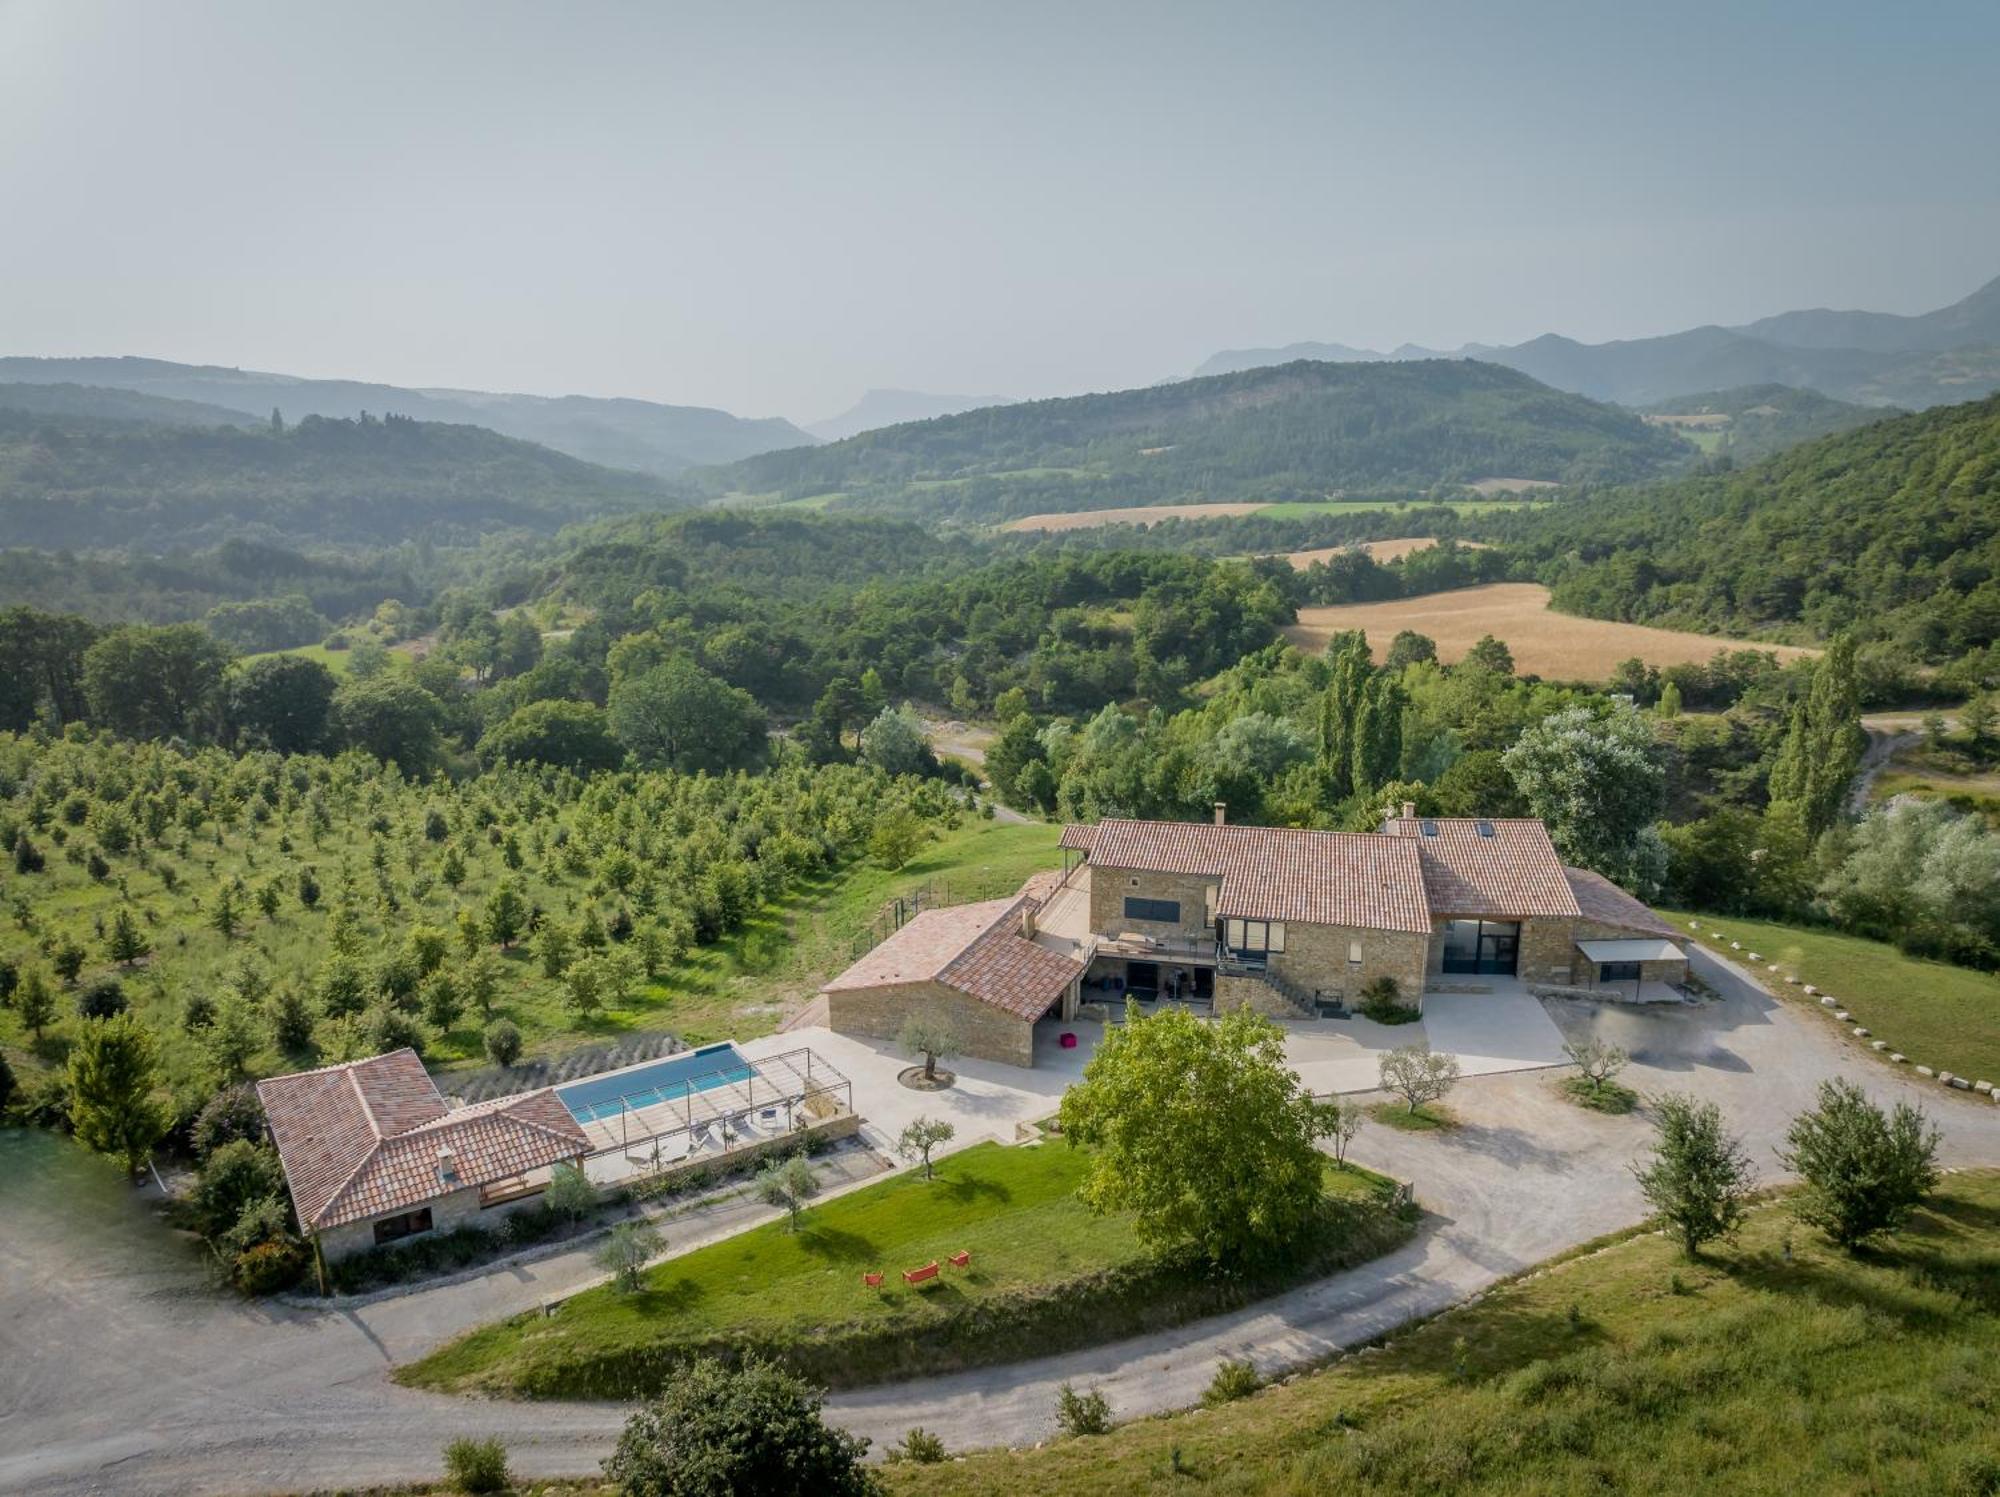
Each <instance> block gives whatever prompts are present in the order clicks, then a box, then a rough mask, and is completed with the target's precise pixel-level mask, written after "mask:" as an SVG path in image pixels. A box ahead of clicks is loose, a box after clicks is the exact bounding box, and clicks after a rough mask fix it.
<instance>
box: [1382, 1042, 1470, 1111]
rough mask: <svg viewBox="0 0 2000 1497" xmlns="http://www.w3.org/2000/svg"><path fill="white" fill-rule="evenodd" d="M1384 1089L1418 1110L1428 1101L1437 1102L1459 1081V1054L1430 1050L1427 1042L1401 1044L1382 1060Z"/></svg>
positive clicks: (1412, 1108) (1411, 1109)
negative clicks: (1446, 1053)
mask: <svg viewBox="0 0 2000 1497" xmlns="http://www.w3.org/2000/svg"><path fill="white" fill-rule="evenodd" d="M1380 1070H1381V1076H1382V1089H1383V1090H1384V1091H1390V1092H1394V1093H1395V1094H1396V1095H1397V1096H1399V1097H1401V1098H1402V1099H1403V1100H1404V1101H1405V1102H1407V1103H1408V1104H1409V1107H1410V1111H1411V1112H1412V1113H1415V1112H1416V1110H1417V1109H1418V1108H1419V1107H1422V1106H1423V1105H1424V1104H1425V1103H1426V1102H1435V1101H1437V1100H1438V1099H1439V1098H1441V1097H1443V1096H1444V1094H1445V1093H1446V1092H1448V1091H1450V1090H1451V1089H1452V1087H1454V1086H1456V1085H1457V1084H1458V1078H1459V1064H1458V1057H1457V1056H1456V1055H1445V1054H1441V1053H1439V1052H1438V1051H1435V1050H1433V1049H1431V1047H1430V1045H1429V1043H1428V1042H1426V1041H1423V1040H1419V1041H1418V1042H1417V1043H1416V1044H1414V1045H1399V1046H1397V1047H1396V1048H1395V1049H1394V1050H1391V1051H1390V1052H1389V1053H1388V1054H1387V1055H1384V1056H1383V1057H1382V1059H1381V1062H1380Z"/></svg>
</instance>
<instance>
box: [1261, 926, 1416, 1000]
mask: <svg viewBox="0 0 2000 1497" xmlns="http://www.w3.org/2000/svg"><path fill="white" fill-rule="evenodd" d="M1354 941H1359V942H1360V943H1361V965H1360V966H1359V967H1353V966H1349V965H1348V961H1347V954H1348V946H1349V943H1350V942H1354ZM1428 945H1429V942H1428V941H1427V940H1426V938H1425V937H1423V936H1422V935H1419V934H1417V933H1416V932H1415V931H1401V930H1368V929H1364V928H1361V927H1357V926H1348V925H1307V924H1304V923H1301V922H1297V921H1290V922H1287V923H1286V925H1285V949H1284V950H1283V951H1282V952H1277V953H1274V954H1273V955H1272V957H1271V968H1272V970H1273V971H1275V972H1276V973H1278V975H1279V976H1281V977H1283V978H1284V979H1285V981H1286V982H1288V983H1290V984H1291V985H1292V986H1293V987H1294V988H1297V989H1298V990H1299V991H1300V992H1303V993H1306V994H1309V995H1310V994H1315V993H1317V994H1322V995H1324V996H1326V997H1328V998H1338V999H1340V1000H1341V1001H1342V1002H1344V1003H1347V1004H1349V1005H1350V1006H1351V1005H1353V1004H1354V1003H1356V1002H1358V1001H1359V998H1360V994H1361V990H1362V989H1363V988H1364V987H1366V986H1367V985H1368V984H1369V983H1371V982H1373V981H1374V980H1375V979H1376V978H1378V977H1393V978H1394V979H1395V980H1396V986H1397V987H1399V988H1400V989H1402V993H1403V1001H1404V1002H1405V1003H1412V1004H1421V1003H1422V1001H1423V993H1424V956H1425V952H1426V949H1427V948H1428ZM1260 986H1261V984H1260Z"/></svg>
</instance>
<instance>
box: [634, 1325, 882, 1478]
mask: <svg viewBox="0 0 2000 1497" xmlns="http://www.w3.org/2000/svg"><path fill="white" fill-rule="evenodd" d="M824 1404H825V1395H824V1394H822V1393H821V1392H820V1390H819V1389H817V1388H814V1387H812V1386H811V1385H810V1384H808V1383H807V1382H805V1381H804V1380H803V1379H802V1378H799V1377H797V1376H795V1375H793V1374H792V1373H790V1372H787V1371H786V1370H785V1369H784V1368H782V1367H780V1366H778V1365H777V1364H776V1363H773V1362H765V1361H760V1360H758V1359H756V1358H754V1357H753V1358H751V1359H749V1360H747V1361H745V1362H744V1364H743V1365H742V1366H740V1367H725V1366H724V1365H723V1364H722V1363H720V1362H717V1361H714V1360H712V1359H708V1358H704V1359H702V1360H701V1361H698V1362H694V1363H692V1364H690V1365H689V1366H688V1367H687V1368H686V1369H685V1370H683V1371H682V1372H681V1373H680V1374H679V1375H678V1376H677V1377H676V1378H675V1379H674V1381H673V1382H672V1384H671V1385H669V1386H668V1388H667V1389H666V1391H665V1392H663V1393H662V1394H661V1395H660V1397H659V1398H658V1399H657V1400H656V1401H654V1402H653V1403H651V1404H649V1405H647V1406H646V1407H645V1408H643V1409H641V1410H640V1411H639V1412H638V1413H636V1414H634V1415H633V1416H632V1417H631V1419H630V1420H629V1421H627V1423H626V1425H625V1432H624V1434H622V1435H620V1436H619V1439H618V1448H617V1450H616V1451H614V1452H613V1453H612V1456H611V1459H610V1460H608V1461H606V1462H605V1463H604V1474H605V1475H606V1476H607V1477H609V1478H610V1479H611V1480H612V1481H613V1482H614V1483H616V1484H617V1485H618V1487H619V1488H620V1489H621V1490H622V1491H623V1492H624V1493H625V1497H681V1494H683V1493H687V1494H694V1493H700V1494H704V1497H706V1494H709V1493H714V1494H718V1497H719V1494H722V1493H732V1492H743V1493H750V1492H769V1493H774V1494H775V1493H784V1492H811V1493H814V1494H815V1497H875V1494H877V1493H879V1492H880V1491H881V1489H882V1488H881V1483H880V1482H879V1481H878V1480H877V1479H876V1477H875V1475H874V1473H873V1472H871V1471H869V1469H868V1468H867V1467H866V1466H864V1465H862V1464H861V1458H862V1456H863V1455H864V1454H865V1453H866V1452H867V1449H868V1442H867V1441H866V1440H862V1439H858V1438H856V1437H855V1436H853V1435H850V1434H848V1433H847V1432H846V1431H844V1430H839V1429H834V1428H832V1427H830V1426H829V1425H828V1424H827V1423H826V1421H825V1419H824V1418H823V1417H822V1416H821V1412H820V1411H821V1409H822V1408H823V1407H824Z"/></svg>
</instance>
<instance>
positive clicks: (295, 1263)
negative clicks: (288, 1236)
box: [232, 1242, 306, 1294]
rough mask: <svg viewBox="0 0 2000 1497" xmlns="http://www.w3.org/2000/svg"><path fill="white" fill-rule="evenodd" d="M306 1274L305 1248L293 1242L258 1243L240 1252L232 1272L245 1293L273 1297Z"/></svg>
mask: <svg viewBox="0 0 2000 1497" xmlns="http://www.w3.org/2000/svg"><path fill="white" fill-rule="evenodd" d="M305 1271H306V1254H305V1249H303V1248H301V1247H300V1246H299V1245H298V1244H297V1243H295V1242H260V1243H258V1244H257V1246H255V1247H253V1248H251V1249H249V1250H248V1251H247V1252H244V1253H239V1254H238V1255H237V1258H236V1265H235V1268H234V1269H233V1270H232V1272H233V1273H234V1276H235V1279H236V1287H237V1288H238V1289H240V1290H242V1291H243V1292H244V1293H245V1294H276V1293H278V1292H279V1291H280V1290H284V1289H289V1288H291V1287H292V1286H293V1285H294V1284H296V1283H298V1281H299V1280H300V1278H301V1277H303V1276H304V1274H305Z"/></svg>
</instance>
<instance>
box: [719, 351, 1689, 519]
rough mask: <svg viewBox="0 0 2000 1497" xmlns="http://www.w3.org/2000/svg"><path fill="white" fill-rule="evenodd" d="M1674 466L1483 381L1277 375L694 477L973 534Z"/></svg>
mask: <svg viewBox="0 0 2000 1497" xmlns="http://www.w3.org/2000/svg"><path fill="white" fill-rule="evenodd" d="M1690 455H1691V449H1689V448H1688V447H1687V445H1686V444H1685V443H1683V442H1682V441H1681V440H1680V439H1679V438H1677V437H1674V436H1672V435H1671V434H1669V433H1667V432H1664V431H1660V430H1656V429H1653V428H1649V427H1648V426H1646V424H1645V423H1644V422H1642V421H1640V420H1639V419H1638V418H1637V417H1635V416H1633V415H1631V414H1629V413H1628V412H1624V411H1618V410H1614V409H1612V408H1610V407H1608V406H1603V405H1598V404H1595V403H1594V402H1591V401H1587V400H1581V399H1578V398H1577V397H1575V396H1573V395H1564V394H1562V393H1560V392H1558V391H1555V390H1551V389H1548V388H1547V387H1546V386H1543V385H1539V384H1537V383H1535V382H1534V381H1533V380H1530V379H1526V378H1523V377H1522V376H1521V375H1519V374H1515V373H1513V372H1511V371H1509V370H1504V369H1497V368H1494V367H1493V366H1491V365H1485V364H1474V363H1467V362H1448V361H1441V360H1440V361H1433V362H1422V363H1409V364H1320V363H1295V364H1286V365H1282V366H1279V367H1277V368H1272V369H1258V370H1252V371H1249V372H1247V373H1243V374H1232V375H1223V376H1220V377H1217V378H1213V379H1198V380H1183V381H1180V382H1178V383H1175V384H1168V385H1155V386H1151V387H1149V388H1146V389H1141V390H1121V391H1117V392H1115V393H1111V394H1103V395H1082V396H1076V397H1073V398H1069V399H1063V400H1037V401H1028V402H1025V403H1023V404H1020V405H1008V406H997V407H990V408H986V409H982V410H976V411H967V412H965V413H963V414H961V415H956V416H945V417H940V418H938V419H936V420H931V421H919V422H912V423H908V424H905V425H902V426H892V427H887V428H885V429H883V430H880V431H872V432H865V433H863V434H861V435H859V436H856V437H850V438H848V439H847V440H845V441H842V442H835V443H832V444H830V445H828V446H825V447H818V448H812V449H806V450H797V451H790V452H774V453H766V454H764V455H763V456H761V457H755V458H751V459H749V460H747V461H745V462H742V463H738V464H735V465H734V466H732V467H730V468H727V469H722V470H719V471H718V472H717V473H714V474H709V475H703V478H704V479H705V480H706V481H707V482H709V484H710V485H711V487H712V488H714V489H716V490H717V491H725V492H726V491H733V492H736V493H741V494H753V495H761V496H773V495H776V496H781V497H783V498H787V499H800V498H808V497H812V496H816V495H822V494H839V495H842V496H844V500H843V502H845V503H846V504H848V505H850V506H855V507H884V508H897V509H904V510H911V511H922V512H928V513H944V514H958V515H961V516H964V517H966V518H975V519H985V520H991V519H1004V518H1011V517H1013V516H1015V515H1021V514H1029V513H1032V512H1034V511H1036V510H1046V509H1064V508H1067V509H1100V508H1107V507H1111V506H1115V505H1127V504H1149V503H1152V504H1157V503H1192V502H1197V501H1201V500H1220V499H1228V500H1251V499H1269V500H1282V499H1298V498H1306V499H1313V498H1324V497H1326V496H1327V495H1328V494H1330V493H1335V492H1340V491H1347V492H1355V491H1362V492H1367V491H1376V492H1382V491H1401V492H1404V493H1408V492H1412V491H1423V490H1429V489H1431V488H1433V487H1436V486H1438V485H1454V484H1464V483H1470V482H1473V481H1475V480H1478V479H1481V478H1491V477H1505V478H1533V479H1546V480H1552V481H1558V482H1586V481H1598V482H1616V481H1621V480H1627V479H1635V478H1642V477H1647V476H1651V475H1654V474H1657V473H1660V472H1663V471H1666V470H1667V469H1669V468H1671V467H1672V466H1673V465H1674V464H1675V463H1676V462H1679V461H1682V460H1683V459H1684V458H1685V457H1687V456H1690Z"/></svg>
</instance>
